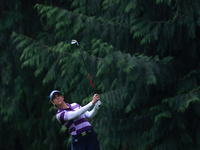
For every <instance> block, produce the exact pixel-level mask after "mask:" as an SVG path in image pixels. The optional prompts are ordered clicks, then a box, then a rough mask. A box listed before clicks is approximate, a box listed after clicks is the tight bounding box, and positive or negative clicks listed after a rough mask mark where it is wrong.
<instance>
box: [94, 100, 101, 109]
mask: <svg viewBox="0 0 200 150" xmlns="http://www.w3.org/2000/svg"><path fill="white" fill-rule="evenodd" d="M100 105H101V101H100V98H98V101H97V102H96V103H95V108H96V109H99V107H100Z"/></svg>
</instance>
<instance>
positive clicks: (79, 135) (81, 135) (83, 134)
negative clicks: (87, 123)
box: [72, 128, 94, 138]
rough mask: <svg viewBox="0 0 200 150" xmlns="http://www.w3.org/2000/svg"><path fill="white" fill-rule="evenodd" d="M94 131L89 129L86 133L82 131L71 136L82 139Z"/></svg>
mask: <svg viewBox="0 0 200 150" xmlns="http://www.w3.org/2000/svg"><path fill="white" fill-rule="evenodd" d="M93 131H94V130H93V129H92V128H91V129H89V130H87V131H84V132H82V133H81V134H78V135H72V137H73V138H79V137H83V136H85V135H88V134H89V133H91V132H93Z"/></svg>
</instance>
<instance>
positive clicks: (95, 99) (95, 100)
mask: <svg viewBox="0 0 200 150" xmlns="http://www.w3.org/2000/svg"><path fill="white" fill-rule="evenodd" d="M98 98H99V95H98V94H94V96H93V100H92V104H93V105H94V104H95V103H96V102H97V101H98Z"/></svg>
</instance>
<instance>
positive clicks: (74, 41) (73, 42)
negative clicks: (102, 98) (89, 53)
mask: <svg viewBox="0 0 200 150" xmlns="http://www.w3.org/2000/svg"><path fill="white" fill-rule="evenodd" d="M71 44H77V46H78V47H79V44H78V42H77V40H72V41H71ZM79 51H80V53H81V57H82V59H83V62H84V65H85V68H86V70H87V74H88V77H89V79H90V83H91V85H92V88H93V90H94V94H96V93H95V88H94V85H93V83H92V79H91V77H90V74H89V71H88V69H87V66H86V64H85V60H84V58H83V54H82V51H81V49H80V47H79Z"/></svg>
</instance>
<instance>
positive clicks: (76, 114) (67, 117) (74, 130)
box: [50, 90, 101, 150]
mask: <svg viewBox="0 0 200 150" xmlns="http://www.w3.org/2000/svg"><path fill="white" fill-rule="evenodd" d="M98 98H99V96H98V95H97V94H94V96H93V100H92V101H91V102H90V103H88V104H87V105H85V106H83V107H81V106H80V105H79V104H77V103H72V104H68V103H65V102H64V96H63V95H62V94H61V92H60V91H58V90H53V91H52V92H51V94H50V100H51V102H52V104H53V105H54V106H55V107H57V108H58V112H57V114H56V118H57V120H58V121H59V122H60V123H61V124H62V125H64V126H65V127H66V128H67V129H68V130H69V132H70V134H71V135H72V140H71V149H72V150H100V148H99V141H98V139H97V133H96V132H95V131H94V130H93V129H92V126H91V124H90V123H89V122H88V120H87V119H92V118H93V117H94V116H95V114H96V113H97V111H98V109H99V105H100V103H101V102H100V100H99V101H98ZM97 101H98V102H97ZM92 106H94V108H93V109H92V110H91V111H88V109H89V108H91V107H92Z"/></svg>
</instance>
